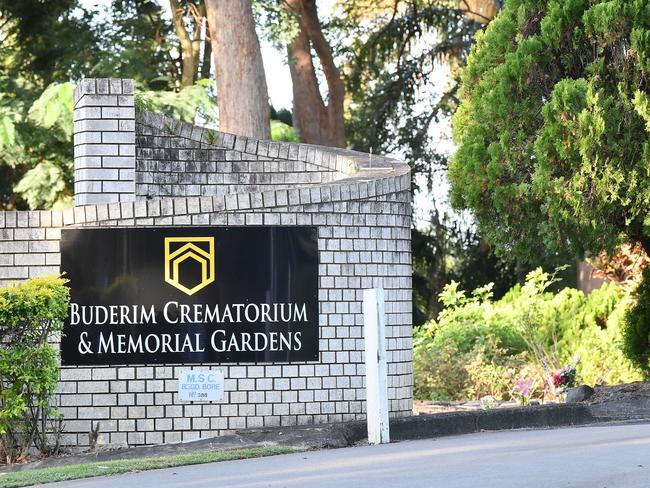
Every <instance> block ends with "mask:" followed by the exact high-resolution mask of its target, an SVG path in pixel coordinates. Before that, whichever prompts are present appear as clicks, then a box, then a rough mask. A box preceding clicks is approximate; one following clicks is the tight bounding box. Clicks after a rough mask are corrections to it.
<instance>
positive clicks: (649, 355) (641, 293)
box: [623, 269, 650, 380]
mask: <svg viewBox="0 0 650 488" xmlns="http://www.w3.org/2000/svg"><path fill="white" fill-rule="evenodd" d="M634 298H635V302H634V305H633V306H632V307H631V308H630V309H629V310H628V312H627V313H626V314H625V325H624V328H623V352H624V353H625V356H626V357H627V358H628V359H629V360H630V361H631V362H632V363H633V364H634V366H635V367H637V368H638V369H639V370H640V371H641V372H642V374H643V376H644V377H645V378H646V379H647V380H650V269H646V270H645V271H644V272H643V279H642V280H641V283H639V286H638V287H637V288H636V291H635V293H634Z"/></svg>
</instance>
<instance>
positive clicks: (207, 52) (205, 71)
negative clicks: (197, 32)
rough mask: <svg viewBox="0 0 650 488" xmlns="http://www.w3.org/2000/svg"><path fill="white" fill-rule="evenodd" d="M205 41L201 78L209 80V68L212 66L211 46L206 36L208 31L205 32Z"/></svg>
mask: <svg viewBox="0 0 650 488" xmlns="http://www.w3.org/2000/svg"><path fill="white" fill-rule="evenodd" d="M205 34H206V39H205V42H204V44H203V61H202V62H201V78H203V79H208V78H210V67H211V66H212V44H210V39H209V36H208V34H209V33H208V31H207V30H206V33H205Z"/></svg>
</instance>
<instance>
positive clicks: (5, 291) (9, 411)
mask: <svg viewBox="0 0 650 488" xmlns="http://www.w3.org/2000/svg"><path fill="white" fill-rule="evenodd" d="M65 283H66V280H65V279H63V278H61V277H56V276H46V277H41V278H34V279H31V280H28V281H26V282H23V283H20V284H16V285H15V286H10V287H6V288H0V335H1V337H2V342H1V344H0V382H1V385H0V451H1V454H2V455H3V456H4V458H5V459H6V461H7V463H12V462H14V461H16V460H19V459H21V458H23V457H24V456H26V455H27V453H28V452H29V449H30V448H31V447H32V446H33V447H35V448H36V449H37V450H38V451H39V452H40V453H41V454H50V453H51V452H52V451H54V450H56V449H58V437H59V436H58V434H59V432H60V427H61V421H62V419H61V416H60V415H59V413H58V411H57V409H56V408H55V407H54V406H53V403H54V393H55V390H56V384H57V380H58V378H59V350H58V347H57V346H56V345H53V344H51V342H50V341H52V340H57V339H58V337H59V335H60V333H61V330H62V327H63V320H64V319H65V317H66V314H67V313H68V302H69V290H68V288H67V287H66V286H65Z"/></svg>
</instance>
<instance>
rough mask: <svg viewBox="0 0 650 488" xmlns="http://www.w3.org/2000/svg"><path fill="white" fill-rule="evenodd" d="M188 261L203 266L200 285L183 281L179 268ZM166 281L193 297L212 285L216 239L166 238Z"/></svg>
mask: <svg viewBox="0 0 650 488" xmlns="http://www.w3.org/2000/svg"><path fill="white" fill-rule="evenodd" d="M188 259H189V260H194V261H195V262H197V263H198V264H199V265H200V266H201V281H199V282H198V283H191V282H189V281H188V280H187V279H185V280H183V277H182V276H181V270H180V269H179V267H180V265H181V264H182V263H183V262H185V261H187V260H188ZM165 281H166V282H167V283H169V284H170V285H172V286H173V287H175V288H178V289H179V290H181V291H182V292H184V293H187V294H188V295H193V294H194V293H196V292H197V291H199V290H201V289H203V288H205V287H206V286H208V285H209V284H210V283H212V282H213V281H214V237H165ZM192 285H193V286H192Z"/></svg>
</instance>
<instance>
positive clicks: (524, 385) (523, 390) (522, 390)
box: [515, 378, 537, 405]
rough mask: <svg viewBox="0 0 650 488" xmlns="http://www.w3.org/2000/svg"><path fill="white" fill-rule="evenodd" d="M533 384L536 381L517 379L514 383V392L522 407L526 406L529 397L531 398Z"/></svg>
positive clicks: (533, 388) (533, 389)
mask: <svg viewBox="0 0 650 488" xmlns="http://www.w3.org/2000/svg"><path fill="white" fill-rule="evenodd" d="M535 383H537V381H536V380H535V379H531V378H519V379H517V381H515V392H516V393H517V396H519V400H520V401H521V404H522V405H528V402H529V401H530V397H531V396H533V392H534V391H535Z"/></svg>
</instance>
